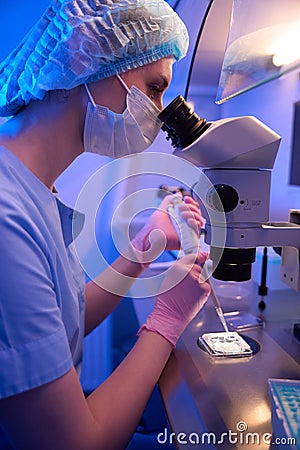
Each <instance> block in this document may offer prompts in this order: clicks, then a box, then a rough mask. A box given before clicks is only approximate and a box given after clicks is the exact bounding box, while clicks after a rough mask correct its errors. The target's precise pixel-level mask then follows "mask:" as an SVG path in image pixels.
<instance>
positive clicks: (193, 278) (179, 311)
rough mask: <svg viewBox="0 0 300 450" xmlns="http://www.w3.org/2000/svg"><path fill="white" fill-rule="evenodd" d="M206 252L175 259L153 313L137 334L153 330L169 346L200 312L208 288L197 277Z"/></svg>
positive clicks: (201, 277) (174, 343) (200, 277)
mask: <svg viewBox="0 0 300 450" xmlns="http://www.w3.org/2000/svg"><path fill="white" fill-rule="evenodd" d="M206 258H207V254H206V253H199V254H198V255H195V254H192V255H188V256H185V257H183V258H181V259H179V260H177V261H176V262H175V263H174V265H173V266H172V267H171V268H170V269H169V271H168V273H167V274H166V277H165V279H164V281H163V283H162V286H161V289H160V291H161V292H162V293H161V294H159V295H158V297H157V299H156V303H155V306H154V310H153V312H152V313H151V314H150V315H149V316H148V318H147V320H146V323H145V324H144V325H142V327H141V328H140V330H139V331H138V335H140V334H141V333H142V331H143V330H145V329H146V330H148V331H153V332H155V333H158V334H160V335H162V336H163V337H164V338H165V339H167V340H168V341H169V342H170V343H171V344H172V346H173V348H174V347H175V346H176V342H177V340H178V338H179V337H180V335H181V333H182V332H183V331H184V329H185V328H186V326H187V325H188V324H189V322H190V321H191V320H192V319H193V318H194V317H195V315H196V314H197V313H198V311H200V309H201V308H202V306H203V305H204V304H205V302H206V300H207V299H208V296H209V294H210V285H209V284H208V283H207V282H206V281H205V279H204V278H203V276H202V275H201V265H203V264H204V263H205V260H206Z"/></svg>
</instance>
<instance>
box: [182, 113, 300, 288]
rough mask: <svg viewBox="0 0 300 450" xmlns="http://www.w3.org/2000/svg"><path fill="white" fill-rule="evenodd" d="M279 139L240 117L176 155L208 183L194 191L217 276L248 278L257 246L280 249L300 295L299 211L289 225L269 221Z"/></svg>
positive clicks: (284, 272) (287, 278) (286, 277)
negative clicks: (198, 170)
mask: <svg viewBox="0 0 300 450" xmlns="http://www.w3.org/2000/svg"><path fill="white" fill-rule="evenodd" d="M280 141H281V138H280V136H279V135H278V134H277V133H275V132H274V131H273V130H271V129H270V128H268V127H267V126H266V125H265V124H263V123H262V122H260V121H259V120H258V119H256V118H255V117H252V116H242V117H236V118H230V119H222V120H220V121H216V122H213V123H212V124H211V125H210V126H209V127H208V128H207V129H206V130H205V132H204V133H203V134H202V135H201V136H200V137H198V138H197V139H196V140H195V141H194V142H193V143H192V144H191V145H189V146H188V147H186V148H183V149H176V150H175V151H174V154H175V155H177V156H180V157H182V158H184V159H187V160H189V161H190V162H192V163H193V164H195V165H197V166H198V167H200V168H201V169H202V171H203V173H204V175H205V176H206V177H207V178H208V179H209V181H210V187H207V184H205V183H204V184H203V182H202V181H201V179H200V180H199V183H197V184H196V185H195V186H194V187H193V189H194V191H195V193H196V194H197V197H198V198H200V199H201V203H202V204H203V206H204V208H203V215H204V217H205V219H206V226H205V230H206V235H205V241H206V243H207V244H209V245H210V258H211V259H212V262H213V277H215V278H218V279H221V280H226V281H245V280H248V279H250V278H251V267H252V263H253V262H254V261H255V249H256V247H261V246H272V247H282V265H281V278H282V280H283V281H284V282H285V283H286V284H288V285H289V286H290V287H292V288H293V289H295V290H297V291H300V279H299V278H300V277H299V270H300V268H299V249H300V211H295V210H294V211H293V212H291V213H290V218H289V221H287V222H270V221H269V210H270V189H271V174H272V169H273V165H274V162H275V159H276V155H277V152H278V148H279V145H280ZM204 185H205V188H204V187H203V186H204ZM218 211H219V212H220V220H218V214H217V215H216V214H215V213H216V212H218ZM212 217H213V220H212ZM224 218H225V220H224ZM224 227H225V228H226V230H224ZM218 229H219V230H220V231H221V230H222V229H223V233H222V232H220V233H218V232H216V230H218ZM224 233H225V239H224ZM219 236H221V238H220V239H219Z"/></svg>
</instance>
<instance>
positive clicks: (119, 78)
mask: <svg viewBox="0 0 300 450" xmlns="http://www.w3.org/2000/svg"><path fill="white" fill-rule="evenodd" d="M116 76H117V78H118V80H119V81H120V82H121V84H122V85H123V87H124V88H125V89H126V91H127V92H128V94H130V89H129V87H128V86H127V84H126V83H125V82H124V81H123V80H122V78H121V77H120V75H119V74H118V73H117V75H116Z"/></svg>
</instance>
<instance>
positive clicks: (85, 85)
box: [84, 83, 96, 107]
mask: <svg viewBox="0 0 300 450" xmlns="http://www.w3.org/2000/svg"><path fill="white" fill-rule="evenodd" d="M84 87H85V90H86V92H87V95H88V97H89V99H90V102H91V104H92V105H93V106H94V107H96V103H95V102H94V99H93V97H92V94H91V92H90V90H89V88H88V86H87V84H85V83H84Z"/></svg>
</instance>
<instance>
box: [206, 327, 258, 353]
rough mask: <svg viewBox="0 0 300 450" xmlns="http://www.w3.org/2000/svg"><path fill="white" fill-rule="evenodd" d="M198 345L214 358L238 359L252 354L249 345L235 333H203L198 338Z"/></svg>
mask: <svg viewBox="0 0 300 450" xmlns="http://www.w3.org/2000/svg"><path fill="white" fill-rule="evenodd" d="M198 344H199V346H200V347H202V348H204V349H205V350H206V351H207V352H208V353H209V354H210V355H211V356H215V357H231V358H232V357H234V358H240V357H244V356H252V354H253V351H252V348H251V347H250V345H249V344H248V343H247V342H246V341H245V339H243V337H242V336H240V335H239V334H238V333H237V332H235V331H232V332H231V331H230V332H228V333H227V332H221V333H204V334H202V336H201V337H199V338H198Z"/></svg>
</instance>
